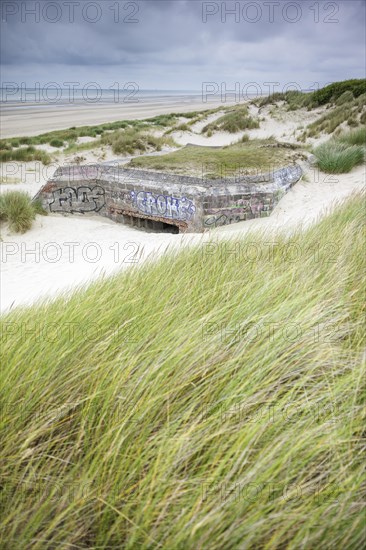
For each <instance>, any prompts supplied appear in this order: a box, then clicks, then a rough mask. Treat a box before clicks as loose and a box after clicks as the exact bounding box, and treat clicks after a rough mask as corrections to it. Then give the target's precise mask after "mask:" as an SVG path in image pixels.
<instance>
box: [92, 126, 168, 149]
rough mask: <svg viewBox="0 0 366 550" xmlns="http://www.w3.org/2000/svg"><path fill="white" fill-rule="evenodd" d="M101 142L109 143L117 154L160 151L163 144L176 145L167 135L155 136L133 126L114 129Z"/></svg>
mask: <svg viewBox="0 0 366 550" xmlns="http://www.w3.org/2000/svg"><path fill="white" fill-rule="evenodd" d="M101 143H102V144H103V145H110V146H111V147H112V150H113V153H115V154H117V155H120V154H128V155H133V154H134V153H145V152H148V151H161V149H162V147H164V146H167V145H169V146H171V147H174V146H176V144H175V142H174V140H173V139H172V138H171V137H169V136H161V137H156V136H154V135H152V134H149V133H147V132H145V131H141V130H136V129H135V128H126V129H125V130H116V131H115V132H112V133H110V134H106V135H105V136H103V137H102V139H101Z"/></svg>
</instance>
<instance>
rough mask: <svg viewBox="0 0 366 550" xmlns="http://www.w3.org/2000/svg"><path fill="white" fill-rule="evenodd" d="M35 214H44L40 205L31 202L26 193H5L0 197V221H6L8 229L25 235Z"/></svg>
mask: <svg viewBox="0 0 366 550" xmlns="http://www.w3.org/2000/svg"><path fill="white" fill-rule="evenodd" d="M36 214H43V215H44V214H46V212H45V210H43V208H42V206H41V204H40V203H37V202H32V199H31V197H30V195H28V193H25V192H23V191H7V192H6V193H2V194H1V195H0V221H6V222H8V224H9V229H10V230H11V231H15V232H16V233H25V232H26V231H28V229H30V228H31V227H32V223H33V220H34V219H35V217H36Z"/></svg>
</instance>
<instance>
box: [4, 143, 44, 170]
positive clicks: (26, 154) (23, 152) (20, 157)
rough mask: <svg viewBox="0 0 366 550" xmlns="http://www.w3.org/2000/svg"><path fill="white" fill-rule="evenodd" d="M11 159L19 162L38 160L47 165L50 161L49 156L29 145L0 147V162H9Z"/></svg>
mask: <svg viewBox="0 0 366 550" xmlns="http://www.w3.org/2000/svg"><path fill="white" fill-rule="evenodd" d="M0 147H1V146H0ZM12 160H16V161H20V162H30V161H33V160H38V161H40V162H42V163H43V164H45V165H47V164H50V162H51V160H52V159H51V156H50V155H49V154H48V153H46V151H42V150H40V149H37V148H36V147H33V145H30V146H28V147H20V148H19V149H12V148H10V149H1V148H0V162H9V161H12Z"/></svg>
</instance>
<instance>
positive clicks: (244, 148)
mask: <svg viewBox="0 0 366 550" xmlns="http://www.w3.org/2000/svg"><path fill="white" fill-rule="evenodd" d="M274 144H275V142H274V140H271V139H268V140H251V141H247V139H246V138H244V141H240V142H238V143H234V144H233V145H229V146H225V147H214V148H211V147H196V146H194V145H193V146H190V145H187V146H186V147H184V148H182V149H179V150H178V151H174V152H172V153H167V154H166V155H161V156H158V157H139V158H135V159H132V160H131V162H130V163H129V164H128V167H130V168H131V167H133V168H141V169H151V170H156V171H170V172H174V173H175V174H181V175H188V176H195V177H202V176H203V177H205V178H206V177H209V178H213V179H215V178H225V177H235V176H239V175H240V174H242V175H245V174H250V173H264V172H269V171H271V170H273V169H275V168H279V167H281V166H284V165H285V164H289V163H291V162H292V160H291V159H292V158H295V155H296V153H293V152H291V151H289V149H288V148H286V147H284V146H283V147H282V146H279V147H273V145H274Z"/></svg>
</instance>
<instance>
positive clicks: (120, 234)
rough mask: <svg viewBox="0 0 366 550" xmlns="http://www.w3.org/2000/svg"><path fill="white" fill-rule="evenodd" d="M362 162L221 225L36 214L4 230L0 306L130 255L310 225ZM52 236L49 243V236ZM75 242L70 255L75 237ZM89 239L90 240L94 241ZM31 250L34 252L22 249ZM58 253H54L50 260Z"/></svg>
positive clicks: (42, 294) (357, 175)
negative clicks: (206, 227) (147, 227)
mask: <svg viewBox="0 0 366 550" xmlns="http://www.w3.org/2000/svg"><path fill="white" fill-rule="evenodd" d="M365 176H366V173H365V167H364V166H361V167H358V168H356V169H354V170H353V171H352V172H351V173H350V174H343V175H338V176H328V175H326V174H323V173H321V172H317V171H315V170H310V171H308V172H307V175H306V180H308V181H301V182H299V183H297V184H296V185H295V186H294V187H293V188H292V189H291V190H290V191H289V192H288V193H287V194H286V195H285V196H284V197H283V198H282V200H281V201H280V202H279V204H278V205H277V207H276V208H275V209H274V211H273V213H272V215H271V216H270V217H269V218H260V219H254V220H250V221H247V222H241V223H237V224H233V225H230V226H224V227H221V228H218V229H215V230H212V231H211V232H207V233H205V234H203V235H202V234H189V235H170V234H161V233H146V232H142V231H138V230H137V229H133V228H129V227H126V226H123V225H119V224H115V223H114V222H112V221H110V220H108V219H104V218H100V217H97V216H96V217H82V216H79V217H77V216H69V217H64V216H57V215H52V216H47V217H37V220H36V222H35V224H34V227H33V228H32V229H31V230H30V231H29V232H27V233H26V234H24V235H14V234H10V233H9V232H8V231H7V230H6V229H5V231H3V235H2V239H3V242H1V243H0V244H1V252H2V255H1V256H2V257H1V266H2V284H1V311H6V310H8V309H9V308H10V307H15V306H18V305H22V304H32V303H34V302H35V301H37V300H38V299H40V298H52V297H53V296H56V295H58V294H59V293H60V292H63V291H66V290H68V289H75V288H76V287H77V286H79V285H81V284H85V283H86V282H87V281H91V280H93V279H95V278H97V277H98V276H100V275H101V274H107V275H108V274H110V273H112V272H114V271H117V270H119V269H123V268H126V267H130V266H131V265H134V264H133V263H132V260H136V259H137V260H138V261H137V262H135V265H136V264H137V265H140V264H141V263H142V262H143V261H146V260H147V259H148V258H149V257H150V259H152V260H153V259H156V258H157V257H158V256H159V255H160V254H162V253H163V252H164V251H165V250H167V249H168V248H171V247H182V246H190V245H192V244H196V243H202V242H206V241H207V240H208V239H210V238H212V237H214V238H228V237H235V236H239V235H243V234H245V233H247V232H248V231H252V230H257V229H259V230H268V231H269V232H271V233H273V234H274V233H275V232H276V231H278V230H284V231H286V232H287V233H289V232H291V231H292V230H293V229H294V228H295V227H298V226H299V225H302V226H303V227H307V226H309V225H310V224H311V223H314V222H315V221H316V220H317V219H318V218H319V216H321V215H324V213H325V212H326V211H327V210H329V209H330V208H332V206H334V204H335V203H336V202H337V201H339V200H341V199H343V198H346V197H347V196H349V195H351V194H352V193H354V192H357V191H360V190H361V189H363V188H364V186H365V180H366V177H365ZM51 243H53V244H51ZM65 243H76V244H75V246H74V255H73V254H72V245H70V244H65ZM93 243H94V244H93ZM27 251H33V254H32V253H31V254H26V252H27ZM55 260H56V261H55Z"/></svg>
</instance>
